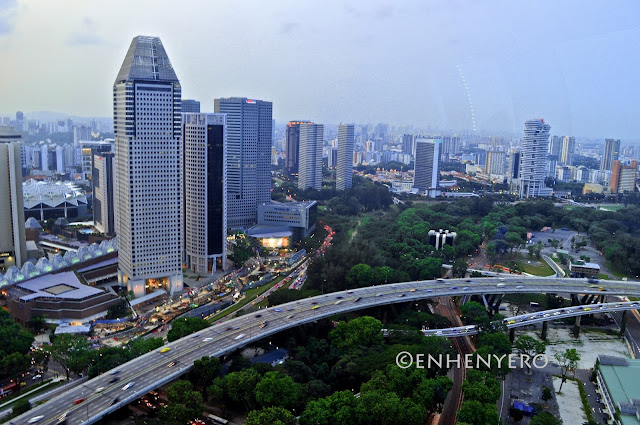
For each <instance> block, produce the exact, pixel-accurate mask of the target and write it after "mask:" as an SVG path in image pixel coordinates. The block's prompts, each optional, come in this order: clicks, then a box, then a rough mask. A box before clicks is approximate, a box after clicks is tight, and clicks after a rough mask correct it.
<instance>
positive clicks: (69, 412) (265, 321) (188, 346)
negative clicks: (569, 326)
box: [10, 277, 640, 425]
mask: <svg viewBox="0 0 640 425" xmlns="http://www.w3.org/2000/svg"><path fill="white" fill-rule="evenodd" d="M540 292H542V293H563V294H566V293H570V294H597V295H603V294H605V295H630V296H640V283H639V282H630V281H629V282H628V281H600V282H598V283H597V284H592V283H589V282H587V280H585V279H566V278H565V279H560V278H556V277H548V278H524V277H515V278H510V277H508V278H501V277H485V278H479V279H447V280H443V279H438V280H435V281H433V280H432V281H417V282H404V283H395V284H388V285H379V286H371V287H366V288H359V289H354V290H349V291H341V292H334V293H330V294H326V295H320V296H317V297H313V298H306V299H303V300H299V301H294V302H290V303H287V304H282V305H279V306H276V307H271V308H268V309H264V310H259V311H258V312H254V313H250V314H247V315H244V316H241V317H238V318H235V319H232V320H229V321H226V322H224V323H218V324H215V325H213V326H211V327H209V328H207V329H204V330H202V331H200V332H198V333H197V334H196V335H191V336H187V337H184V338H182V339H180V340H177V341H174V342H172V343H170V344H167V345H165V346H164V347H162V348H160V349H157V350H154V351H152V352H150V353H147V354H145V355H143V356H141V357H138V358H136V359H133V360H131V361H130V362H128V363H125V364H123V365H121V366H119V367H118V368H116V369H115V370H114V371H111V372H108V373H105V374H103V375H100V376H98V377H96V378H94V379H91V380H89V381H87V382H85V383H84V384H83V385H82V386H78V387H75V388H74V389H71V390H69V391H67V392H65V393H63V394H61V395H59V396H58V397H56V398H54V399H52V400H50V401H49V402H47V403H46V404H44V405H41V406H37V407H36V408H34V409H32V410H30V411H29V412H27V413H25V414H23V415H21V416H19V417H17V418H14V419H13V420H12V421H11V422H10V423H11V424H26V423H28V421H29V420H30V419H32V418H34V417H38V416H42V418H41V419H40V420H39V421H38V423H39V424H46V425H49V424H55V423H58V421H59V418H60V417H62V416H63V415H65V417H66V420H67V423H68V424H81V423H86V424H90V423H94V422H96V421H98V420H100V419H101V418H103V417H104V416H106V415H107V414H109V413H111V412H113V411H115V410H117V409H119V408H120V407H122V406H125V405H126V404H128V403H130V402H132V401H134V400H135V399H136V398H137V397H140V396H142V395H144V394H146V393H147V392H149V391H150V390H153V389H155V388H157V387H159V386H161V385H163V384H166V383H168V382H170V381H173V380H175V379H177V378H178V377H179V376H180V375H182V374H184V373H185V372H187V371H188V370H189V369H191V367H192V366H193V362H194V361H195V360H198V359H200V358H201V357H203V356H216V357H219V356H223V355H226V354H229V353H231V352H233V351H234V350H236V349H238V348H240V347H242V346H244V345H247V344H249V343H251V342H253V341H256V340H259V339H262V338H265V337H268V336H269V335H272V334H275V333H277V332H280V331H282V330H285V329H289V328H292V327H295V326H299V325H302V324H304V323H309V322H313V321H316V320H318V319H322V318H326V317H330V316H333V315H335V314H339V313H346V312H349V311H355V310H362V309H366V308H370V307H375V306H380V305H387V304H395V303H404V302H409V301H415V300H420V299H425V298H434V297H443V296H462V295H472V294H506V293H540ZM527 323H529V322H527ZM531 323H533V321H531ZM167 349H169V350H167ZM114 372H117V373H116V374H114ZM114 378H118V380H117V381H114ZM127 384H131V385H127ZM80 399H83V401H81V402H79V403H78V404H74V401H76V400H80Z"/></svg>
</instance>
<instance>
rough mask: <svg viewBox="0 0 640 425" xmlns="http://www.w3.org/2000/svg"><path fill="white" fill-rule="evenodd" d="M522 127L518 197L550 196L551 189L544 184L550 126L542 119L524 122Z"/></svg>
mask: <svg viewBox="0 0 640 425" xmlns="http://www.w3.org/2000/svg"><path fill="white" fill-rule="evenodd" d="M524 125H525V128H524V139H523V141H522V156H521V164H522V165H521V166H520V190H519V195H520V197H521V198H530V197H535V196H551V189H550V188H548V187H546V186H545V184H544V180H545V178H546V176H547V156H548V150H549V130H551V126H550V125H549V124H546V123H545V122H544V120H543V119H542V118H540V119H535V120H529V121H526V122H525V124H524Z"/></svg>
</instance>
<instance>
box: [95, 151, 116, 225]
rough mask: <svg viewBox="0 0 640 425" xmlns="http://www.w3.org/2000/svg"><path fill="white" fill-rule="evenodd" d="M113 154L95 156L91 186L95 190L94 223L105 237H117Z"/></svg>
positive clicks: (106, 153)
mask: <svg viewBox="0 0 640 425" xmlns="http://www.w3.org/2000/svg"><path fill="white" fill-rule="evenodd" d="M114 156H115V154H114V153H113V152H105V153H95V154H93V171H92V173H91V175H92V178H91V186H92V188H93V222H94V225H95V226H96V229H98V231H99V232H100V233H103V234H105V235H115V234H116V228H115V221H114V209H113V184H114V175H113V159H114Z"/></svg>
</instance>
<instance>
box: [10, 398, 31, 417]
mask: <svg viewBox="0 0 640 425" xmlns="http://www.w3.org/2000/svg"><path fill="white" fill-rule="evenodd" d="M29 410H31V403H29V400H28V397H23V398H21V399H20V400H18V401H16V404H14V405H13V409H11V413H12V414H13V416H19V415H22V414H23V413H24V412H28V411H29Z"/></svg>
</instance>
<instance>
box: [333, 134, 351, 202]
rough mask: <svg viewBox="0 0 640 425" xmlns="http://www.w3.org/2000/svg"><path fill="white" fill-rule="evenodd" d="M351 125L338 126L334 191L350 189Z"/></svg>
mask: <svg viewBox="0 0 640 425" xmlns="http://www.w3.org/2000/svg"><path fill="white" fill-rule="evenodd" d="M353 142H354V128H353V124H340V125H339V126H338V168H337V170H336V190H345V189H350V188H351V180H352V178H353V175H352V174H353V172H352V171H353Z"/></svg>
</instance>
